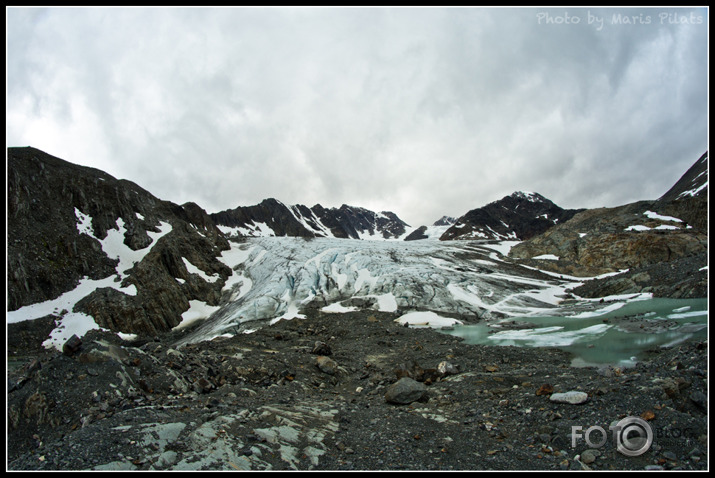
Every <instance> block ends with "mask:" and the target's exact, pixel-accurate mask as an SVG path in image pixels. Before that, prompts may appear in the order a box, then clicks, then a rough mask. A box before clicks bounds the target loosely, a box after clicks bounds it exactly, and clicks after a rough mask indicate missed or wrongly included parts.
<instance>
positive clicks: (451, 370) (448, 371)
mask: <svg viewBox="0 0 715 478" xmlns="http://www.w3.org/2000/svg"><path fill="white" fill-rule="evenodd" d="M437 371H438V372H439V373H440V375H442V376H443V377H446V376H448V375H456V374H458V373H459V370H457V367H455V366H454V365H452V364H451V363H449V362H447V361H446V360H444V361H442V362H440V363H439V365H437Z"/></svg>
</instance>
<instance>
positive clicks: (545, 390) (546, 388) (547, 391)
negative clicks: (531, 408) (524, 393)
mask: <svg viewBox="0 0 715 478" xmlns="http://www.w3.org/2000/svg"><path fill="white" fill-rule="evenodd" d="M552 393H554V387H553V385H551V384H549V383H545V384H543V385H542V386H541V387H539V389H538V390H537V391H536V395H537V396H540V395H551V394H552Z"/></svg>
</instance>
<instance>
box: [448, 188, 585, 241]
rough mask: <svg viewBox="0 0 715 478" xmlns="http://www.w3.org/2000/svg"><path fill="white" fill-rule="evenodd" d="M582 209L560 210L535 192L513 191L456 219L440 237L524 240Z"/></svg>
mask: <svg viewBox="0 0 715 478" xmlns="http://www.w3.org/2000/svg"><path fill="white" fill-rule="evenodd" d="M579 211H581V210H580V209H579V210H576V209H563V208H561V207H559V206H557V205H556V204H554V203H553V202H552V201H550V200H549V199H546V198H545V197H544V196H542V195H541V194H538V193H532V192H524V191H516V192H514V193H513V194H511V195H510V196H505V197H503V198H502V199H500V200H498V201H494V202H491V203H489V204H487V205H486V206H483V207H480V208H477V209H472V210H471V211H469V212H467V213H466V214H465V215H463V216H462V217H460V218H459V219H457V221H456V223H455V224H454V225H452V226H451V227H450V228H449V229H447V230H446V231H445V232H444V234H443V235H442V237H440V240H443V241H447V240H455V239H469V240H513V241H523V240H527V239H530V238H532V237H534V236H538V235H539V234H542V233H544V232H545V231H546V230H548V229H549V228H551V227H553V226H554V225H555V224H559V223H562V222H565V221H567V220H569V219H571V218H572V217H573V216H574V214H576V213H577V212H579Z"/></svg>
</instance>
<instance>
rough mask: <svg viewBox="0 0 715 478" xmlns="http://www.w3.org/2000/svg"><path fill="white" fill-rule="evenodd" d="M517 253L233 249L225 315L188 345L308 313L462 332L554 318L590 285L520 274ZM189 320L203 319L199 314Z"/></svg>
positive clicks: (381, 245) (465, 246)
mask: <svg viewBox="0 0 715 478" xmlns="http://www.w3.org/2000/svg"><path fill="white" fill-rule="evenodd" d="M514 244H516V242H515V241H501V242H497V241H429V240H428V241H412V242H401V241H365V240H357V239H334V238H314V239H304V238H295V237H252V238H246V239H244V240H243V241H241V242H232V245H231V249H230V250H228V251H225V252H224V253H223V254H222V256H221V258H220V259H221V260H222V261H223V262H224V263H225V264H226V265H228V266H229V267H230V268H231V269H232V270H233V275H232V276H231V277H230V278H229V279H228V280H227V282H226V285H225V286H224V288H223V300H222V304H221V306H220V307H219V308H218V310H213V311H212V313H211V314H210V315H209V316H207V317H203V318H201V322H200V323H198V325H197V326H196V327H195V328H194V329H193V330H191V332H189V333H188V334H187V335H186V336H185V337H184V338H183V339H182V340H181V343H191V342H198V341H202V340H210V339H212V338H215V337H218V336H221V335H233V334H238V333H249V332H251V331H253V330H256V329H257V328H259V327H262V326H265V325H269V324H270V323H274V322H275V321H277V320H281V319H294V318H301V317H304V315H303V311H304V310H305V308H306V307H309V308H312V309H318V310H320V311H322V312H326V313H340V312H344V311H349V310H357V309H368V310H379V311H386V312H404V313H408V312H417V311H423V312H427V311H428V312H433V313H434V314H438V315H439V316H440V317H444V318H447V319H450V318H451V319H455V320H459V321H462V322H476V321H480V320H499V319H503V318H508V317H514V316H520V317H525V316H526V317H528V316H533V315H540V314H545V313H550V314H553V313H554V310H555V309H558V308H559V306H560V304H561V303H562V301H563V299H564V298H566V297H567V296H568V293H567V289H570V288H573V287H576V286H578V285H580V284H581V283H583V280H584V279H583V278H580V279H578V280H576V279H575V278H561V277H555V276H554V275H553V274H546V273H542V272H540V271H538V270H534V269H532V268H526V267H521V266H519V265H517V264H515V263H513V262H512V261H510V260H508V259H507V258H506V253H508V250H509V249H510V247H511V246H513V245H514ZM589 305H590V306H591V307H592V306H593V304H592V303H590V304H589ZM197 306H200V304H197ZM185 317H190V318H191V320H193V321H195V320H197V319H198V316H197V314H196V313H195V312H193V311H188V312H187V313H186V314H185ZM185 325H186V324H185V323H182V324H181V326H185Z"/></svg>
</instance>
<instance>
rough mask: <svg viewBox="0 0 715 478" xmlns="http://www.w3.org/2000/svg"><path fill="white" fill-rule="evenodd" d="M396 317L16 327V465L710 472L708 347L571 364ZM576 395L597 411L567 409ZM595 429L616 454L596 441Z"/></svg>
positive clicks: (12, 396) (12, 460)
mask: <svg viewBox="0 0 715 478" xmlns="http://www.w3.org/2000/svg"><path fill="white" fill-rule="evenodd" d="M396 317H397V315H396V314H391V313H380V312H374V311H360V312H351V313H345V314H322V313H319V312H317V311H316V312H313V313H310V314H309V317H308V318H307V319H293V320H290V321H286V320H284V321H280V322H279V323H277V324H275V325H273V326H270V327H266V328H263V329H261V330H259V331H257V332H255V333H252V334H242V335H238V336H235V337H232V338H219V339H215V340H213V341H210V342H202V343H198V344H192V345H187V346H183V347H180V348H176V347H175V346H173V345H172V344H175V343H176V342H177V341H178V340H179V339H180V337H179V336H171V337H165V338H162V339H156V340H155V341H144V342H134V343H129V342H123V341H121V340H120V339H119V338H117V336H116V335H114V334H109V333H102V332H91V333H90V334H88V335H86V336H85V337H84V338H83V339H82V341H81V344H74V346H69V347H67V350H66V351H65V353H59V352H54V353H51V352H41V353H39V352H36V350H38V348H37V344H36V343H33V342H32V340H29V339H28V340H25V339H26V338H29V337H32V336H33V335H35V334H34V333H31V332H30V331H27V330H25V331H21V330H10V331H9V332H10V333H11V334H13V333H14V337H15V340H13V341H12V342H11V343H10V344H9V352H8V363H9V369H10V371H9V373H8V396H7V402H8V403H7V407H8V410H7V411H8V447H7V448H8V463H7V468H8V469H10V470H236V469H238V470H290V469H297V470H309V469H315V470H531V469H533V470H542V469H554V470H581V469H594V470H612V469H618V470H621V469H622V470H643V469H686V470H691V469H695V470H705V469H707V468H708V456H707V433H708V427H707V353H708V349H707V342H697V343H694V342H691V343H687V344H683V345H681V346H679V347H677V348H673V349H658V350H654V351H652V352H651V353H649V354H647V356H646V357H643V360H642V361H641V362H640V363H639V364H638V365H637V366H636V367H635V368H631V369H625V370H621V369H614V368H612V367H608V368H602V369H596V368H573V367H571V366H570V357H569V356H568V355H567V354H566V353H565V352H562V351H559V350H556V349H528V348H515V347H488V346H475V345H467V344H464V343H463V342H462V340H461V339H459V338H457V337H453V336H449V335H445V334H441V333H439V332H437V331H434V330H430V329H419V328H407V327H403V326H401V325H398V324H397V323H395V322H394V319H395V318H396ZM43 320H45V319H39V320H38V321H33V322H34V324H33V325H32V327H42V326H43V323H42V321H43ZM47 320H48V321H51V320H52V319H47ZM51 325H52V324H51V323H48V324H45V326H47V327H50V326H51ZM69 345H73V344H69ZM398 382H399V384H398ZM396 384H398V385H396ZM571 391H575V392H584V393H583V394H571V396H574V397H575V398H576V399H577V401H580V400H581V399H585V402H583V403H568V402H560V401H556V399H558V398H559V397H560V396H562V395H560V394H562V393H564V392H571ZM579 395H581V396H580V397H579ZM630 416H634V417H642V418H643V419H644V420H646V421H647V423H648V424H649V425H650V427H651V429H652V431H653V436H654V439H653V443H652V445H651V446H650V448H649V449H648V450H647V451H646V452H645V453H643V454H641V455H639V456H626V455H625V454H623V453H621V452H619V451H618V450H617V449H616V443H615V442H614V439H613V437H612V436H610V432H609V426H610V425H611V424H613V423H614V422H618V421H619V420H621V419H623V418H625V417H630ZM574 426H579V427H581V429H580V432H578V433H580V434H581V435H579V436H577V437H576V440H575V446H574V443H573V442H572V427H574ZM594 426H599V427H601V428H603V429H605V430H606V431H607V432H608V433H609V436H608V437H607V440H606V441H605V443H604V444H603V445H602V446H600V447H594V446H589V445H588V443H587V442H586V440H585V439H584V437H583V434H585V432H586V431H587V430H588V429H589V428H590V427H594ZM601 438H602V437H601V436H600V434H599V433H598V431H596V432H594V433H591V434H590V441H591V442H592V444H593V442H599V441H601Z"/></svg>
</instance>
